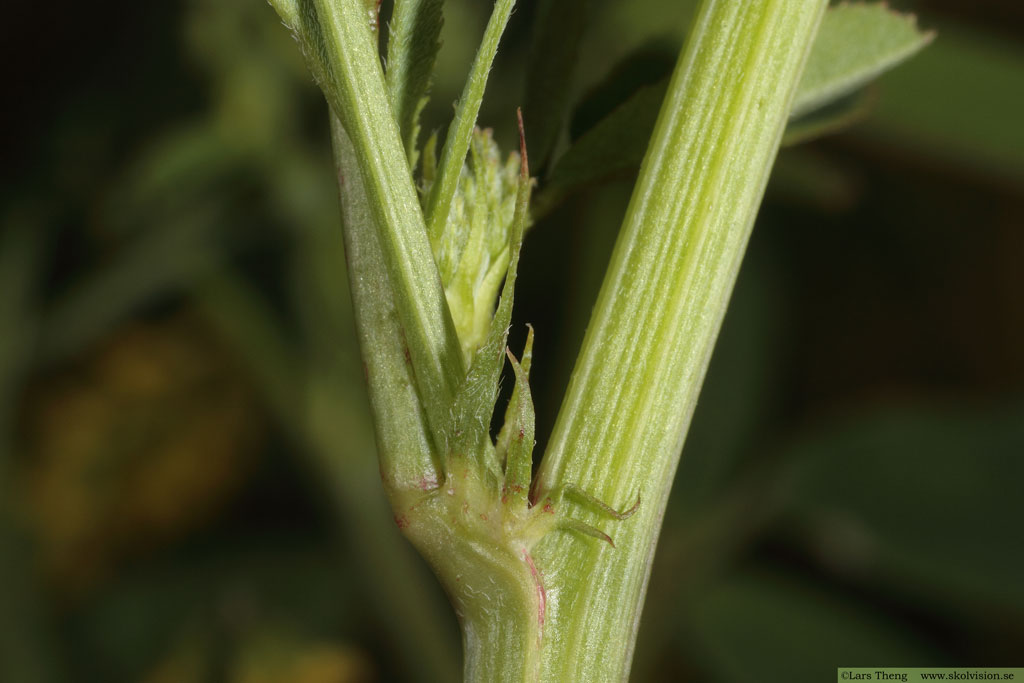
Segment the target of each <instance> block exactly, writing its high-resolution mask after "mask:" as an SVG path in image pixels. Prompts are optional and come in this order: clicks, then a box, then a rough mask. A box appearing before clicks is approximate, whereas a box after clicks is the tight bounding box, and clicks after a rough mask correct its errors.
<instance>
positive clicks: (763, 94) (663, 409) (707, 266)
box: [535, 0, 826, 681]
mask: <svg viewBox="0 0 1024 683" xmlns="http://www.w3.org/2000/svg"><path fill="white" fill-rule="evenodd" d="M825 6H826V0H765V1H764V2H739V1H738V0H705V2H703V3H702V5H701V7H700V9H699V10H698V13H697V17H696V20H695V22H694V24H693V27H692V29H691V35H690V38H689V40H688V42H687V46H686V48H685V50H684V52H683V54H682V56H681V58H680V61H679V64H678V66H677V67H676V71H675V73H674V75H673V77H672V82H671V84H670V86H669V91H668V94H667V96H666V99H665V103H664V105H663V106H662V110H661V114H660V116H659V119H658V123H657V126H656V127H655V132H654V137H653V138H652V140H651V144H650V147H649V149H648V153H647V156H646V158H645V160H644V163H643V166H642V168H641V173H640V179H639V181H638V183H637V187H636V190H635V191H634V194H633V198H632V200H631V202H630V206H629V209H628V211H627V214H626V218H625V222H624V226H623V229H622V232H621V234H620V237H619V240H618V242H617V244H616V247H615V250H614V252H613V255H612V260H611V264H610V266H609V270H608V273H607V276H606V278H605V281H604V284H603V286H602V289H601V292H600V294H599V296H598V301H597V304H596V307H595V310H594V314H593V317H592V319H591V323H590V326H589V328H588V330H587V335H586V337H585V339H584V342H583V348H582V351H581V353H580V356H579V359H578V361H577V364H576V367H575V370H574V372H573V376H572V380H571V382H570V385H569V389H568V392H567V395H566V398H565V402H564V403H563V406H562V410H561V413H560V415H559V417H558V420H557V423H556V425H555V428H554V432H553V434H552V438H551V441H550V444H549V447H548V452H547V453H546V455H545V457H544V460H543V463H542V465H541V470H540V472H539V474H538V481H537V483H536V489H537V491H538V493H539V495H541V496H543V495H544V494H545V493H547V492H551V491H555V490H557V489H558V488H560V487H562V486H565V485H575V486H578V487H580V488H581V489H583V490H585V491H588V492H590V493H591V494H593V495H595V496H597V497H598V498H600V499H602V500H605V501H607V502H608V503H610V504H611V505H613V506H622V505H623V504H626V505H627V506H628V502H629V501H631V500H632V499H634V498H635V497H636V495H637V492H638V491H640V493H641V495H642V498H643V503H642V505H641V506H640V509H639V510H638V512H637V514H636V516H635V517H634V518H633V519H631V520H628V521H624V522H618V523H615V525H614V527H613V528H611V527H609V528H608V531H609V532H610V533H611V535H612V536H613V537H614V538H615V543H616V546H617V547H616V548H614V549H613V548H610V547H607V546H606V545H605V544H601V543H595V542H593V540H592V539H589V538H584V537H581V536H579V535H575V534H568V533H557V534H551V535H550V536H548V537H547V538H545V539H544V540H543V541H542V542H541V543H540V545H539V546H538V547H537V548H536V550H535V557H536V559H537V562H538V563H539V564H540V566H541V567H542V569H543V572H544V576H545V582H546V584H547V585H548V594H549V598H548V614H547V619H546V623H545V644H544V656H543V671H542V679H543V680H548V681H610V680H619V679H624V678H626V676H627V675H628V671H629V665H630V660H631V657H632V652H633V643H634V642H635V637H636V629H637V625H638V621H639V616H640V608H641V606H642V603H643V598H644V593H645V589H646V585H647V578H648V575H649V570H650V558H651V556H652V554H653V552H654V548H655V543H656V540H657V536H658V531H659V528H660V521H661V517H662V514H663V511H664V508H665V502H666V499H667V496H668V492H669V489H670V487H671V484H672V478H673V475H674V473H675V469H676V465H677V463H678V459H679V453H680V449H681V447H682V441H683V437H684V435H685V432H686V428H687V426H688V424H689V421H690V417H691V415H692V412H693V407H694V405H695V403H696V400H697V395H698V393H699V390H700V386H701V383H702V381H703V378H704V374H705V371H706V368H707V364H708V360H709V358H710V355H711V350H712V347H713V344H714V340H715V338H716V336H717V334H718V329H719V326H720V324H721V320H722V318H723V315H724V313H725V309H726V306H727V303H728V298H729V295H730V293H731V290H732V287H733V283H734V281H735V278H736V274H737V272H738V269H739V266H740V262H741V259H742V255H743V251H744V249H745V247H746V243H747V239H748V237H749V234H750V230H751V227H752V225H753V221H754V218H755V216H756V214H757V210H758V206H759V204H760V201H761V197H762V195H763V192H764V187H765V184H766V182H767V179H768V175H769V171H770V169H771V166H772V162H773V160H774V158H775V154H776V152H777V149H778V145H779V141H780V138H781V135H782V132H783V129H784V126H785V122H786V119H787V117H788V114H789V108H790V102H791V100H792V96H793V93H794V91H795V89H796V85H797V82H798V80H799V77H800V74H801V70H802V68H803V64H804V62H805V60H806V57H807V54H808V52H809V49H810V46H811V44H812V41H813V38H814V35H815V31H816V29H817V26H818V23H819V21H820V18H821V15H822V13H823V12H824V9H825ZM587 521H588V522H589V523H592V524H596V525H601V524H607V522H603V523H602V522H601V520H600V518H599V517H597V516H593V517H590V518H588V519H587Z"/></svg>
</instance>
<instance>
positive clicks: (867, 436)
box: [788, 404, 1024, 613]
mask: <svg viewBox="0 0 1024 683" xmlns="http://www.w3.org/2000/svg"><path fill="white" fill-rule="evenodd" d="M1022 454H1024V406H1021V405H1020V404H1017V405H1013V406H1011V407H1009V408H1003V409H1000V410H993V411H991V412H989V413H986V412H974V413H972V412H968V411H961V412H956V411H951V410H945V411H940V410H924V409H917V410H886V411H884V412H879V413H877V414H874V415H868V416H865V417H863V418H861V419H859V420H850V421H849V422H847V423H846V424H844V425H840V426H838V427H836V428H834V429H832V430H830V432H828V433H824V434H821V435H819V436H818V437H817V438H814V439H811V440H808V441H806V442H804V443H803V444H801V445H799V446H798V447H797V448H795V449H794V450H793V452H792V453H791V457H793V458H794V459H795V461H796V463H797V466H796V471H795V482H794V485H793V489H792V494H791V498H790V501H789V503H788V510H789V518H790V519H791V520H792V522H793V523H795V524H796V526H797V528H798V530H799V533H800V535H801V538H802V539H803V540H804V542H805V543H806V544H807V545H808V547H809V549H810V551H811V552H812V553H813V554H814V555H816V556H817V557H818V558H820V559H821V561H823V562H824V563H825V564H827V565H828V566H830V567H832V568H833V569H835V570H836V571H838V572H841V573H847V574H856V575H877V576H881V577H884V578H886V579H887V580H889V581H892V582H896V583H898V584H900V585H901V586H902V587H903V588H904V590H907V591H910V592H912V593H916V594H918V595H922V596H926V597H929V598H931V599H933V600H935V601H941V602H943V603H947V604H948V603H949V602H950V601H953V602H957V603H960V604H968V605H977V604H978V603H981V604H982V605H984V604H988V605H998V606H999V607H1000V608H1001V609H1007V608H1013V609H1015V610H1017V611H1018V612H1019V613H1024V575H1022V574H1021V571H1020V567H1021V565H1022V564H1024V536H1022V535H1021V533H1020V527H1019V525H1020V520H1022V519H1024V499H1022V498H1021V496H1020V491H1019V488H1020V482H1021V481H1022V480H1024V458H1022V457H1021V455H1022Z"/></svg>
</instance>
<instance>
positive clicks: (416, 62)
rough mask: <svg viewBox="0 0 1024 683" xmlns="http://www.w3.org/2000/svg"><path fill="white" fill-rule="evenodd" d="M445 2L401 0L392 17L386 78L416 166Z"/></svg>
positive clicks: (400, 125) (410, 157)
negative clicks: (421, 116) (424, 108)
mask: <svg viewBox="0 0 1024 683" xmlns="http://www.w3.org/2000/svg"><path fill="white" fill-rule="evenodd" d="M442 5H443V0H397V2H395V11H394V14H393V15H392V17H391V25H390V27H389V33H388V58H387V74H386V81H387V87H388V97H389V99H390V100H391V109H392V110H393V112H394V115H395V120H396V121H397V122H398V127H399V129H400V130H401V132H402V143H403V144H404V145H405V151H406V154H407V155H408V157H409V168H415V167H416V162H417V158H418V156H419V152H418V151H417V150H418V148H417V144H418V143H417V139H418V138H419V133H420V124H419V117H420V112H421V111H422V110H423V107H424V105H425V104H426V102H427V92H428V91H429V89H430V79H431V76H432V74H433V71H434V63H435V62H436V61H437V51H438V50H439V49H440V48H441V41H440V38H441V25H442V24H443V23H444V18H443V16H442V14H441V9H442Z"/></svg>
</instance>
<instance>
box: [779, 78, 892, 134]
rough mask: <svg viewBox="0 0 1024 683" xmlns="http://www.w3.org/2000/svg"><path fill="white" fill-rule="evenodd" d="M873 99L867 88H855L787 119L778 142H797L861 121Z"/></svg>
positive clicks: (833, 131)
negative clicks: (847, 93) (798, 115)
mask: <svg viewBox="0 0 1024 683" xmlns="http://www.w3.org/2000/svg"><path fill="white" fill-rule="evenodd" d="M875 99H876V98H875V97H873V96H872V93H871V92H870V91H862V92H856V93H853V94H852V95H847V96H846V97H842V98H840V99H838V100H836V101H835V102H830V103H829V104H827V105H825V106H824V107H822V108H820V109H815V110H814V111H811V112H808V113H807V114H804V115H803V116H800V117H798V118H795V119H791V120H790V122H789V125H788V126H786V132H785V133H784V134H783V136H782V146H783V147H792V146H794V145H801V144H803V143H805V142H810V141H811V140H815V139H817V138H820V137H824V136H826V135H831V134H832V133H836V132H838V131H840V130H842V129H843V128H847V127H849V126H851V125H853V124H854V123H857V122H858V121H862V120H863V119H865V118H866V117H867V115H868V114H869V113H870V111H871V105H872V104H874V101H875Z"/></svg>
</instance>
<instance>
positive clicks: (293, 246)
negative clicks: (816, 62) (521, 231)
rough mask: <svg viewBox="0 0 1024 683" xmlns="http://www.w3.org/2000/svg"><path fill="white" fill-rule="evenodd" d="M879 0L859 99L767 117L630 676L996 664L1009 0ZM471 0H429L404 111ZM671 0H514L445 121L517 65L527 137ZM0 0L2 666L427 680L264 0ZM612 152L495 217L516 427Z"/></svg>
mask: <svg viewBox="0 0 1024 683" xmlns="http://www.w3.org/2000/svg"><path fill="white" fill-rule="evenodd" d="M388 6H389V3H385V6H384V12H385V15H386V14H387V13H388V11H389V9H388ZM897 6H898V8H900V9H907V10H915V11H917V12H918V13H919V15H920V18H921V23H922V24H923V25H924V26H925V27H927V28H934V29H937V30H938V32H939V38H938V39H937V40H936V42H935V43H934V44H933V45H932V46H930V47H929V48H928V49H926V50H925V52H924V53H922V54H921V55H919V56H918V57H916V58H914V59H913V60H911V61H910V62H909V63H907V64H906V65H904V66H902V67H900V68H899V69H897V70H895V71H894V72H892V73H891V74H889V75H887V76H885V77H884V78H883V79H882V81H881V82H880V83H878V84H877V86H875V87H874V88H873V89H872V90H871V91H870V93H869V97H870V98H871V101H872V107H871V108H870V113H868V114H867V116H866V117H865V118H864V120H863V121H861V122H860V123H859V124H858V125H856V126H855V127H852V128H850V129H848V130H847V131H845V132H843V133H841V134H839V135H835V136H832V137H828V138H824V139H821V140H818V141H816V142H813V143H810V144H807V145H803V146H799V147H793V148H789V149H786V150H784V151H783V153H782V154H781V155H780V158H779V162H778V164H777V167H776V172H775V174H774V175H773V180H772V183H771V185H770V188H769V191H768V196H767V199H766V203H765V206H764V209H763V210H762V212H761V216H760V218H759V221H758V226H757V228H756V230H755V233H754V238H753V240H752V243H751V246H750V251H749V254H748V257H747V259H746V262H745V265H744V268H743V272H742V274H741V277H740V282H739V284H738V286H737V289H736V293H735V299H734V302H733V305H732V307H731V308H730V311H729V314H728V316H727V319H726V322H725V327H724V329H723V331H722V335H721V338H720V343H719V346H718V348H717V350H716V352H715V357H714V359H713V362H712V367H711V370H710V373H709V376H708V381H707V385H706V390H705V392H704V394H703V396H702V400H701V403H700V405H699V407H698V410H697V414H696V416H695V418H694V423H693V427H692V431H691V435H690V438H689V440H688V442H687V445H686V448H685V452H684V454H683V458H682V462H681V465H680V469H679V473H678V477H677V481H676V484H675V489H674V492H673V497H672V499H671V500H670V502H669V509H668V512H667V514H666V518H665V525H664V531H663V535H662V541H661V544H660V546H659V551H658V555H657V557H656V560H655V567H654V572H653V576H652V579H651V584H650V592H649V595H648V601H647V608H646V611H645V615H644V621H643V624H642V626H641V630H640V638H639V646H638V650H637V655H636V662H635V666H634V679H635V680H638V681H646V680H650V681H660V680H693V681H754V680H757V681H774V680H780V681H782V680H786V681H791V680H819V679H820V678H821V677H828V676H830V675H831V672H832V671H833V670H834V668H835V667H836V666H838V665H862V666H872V665H883V664H884V665H904V666H910V665H917V666H921V665H933V664H934V665H946V666H954V665H991V666H999V665H1001V666H1012V665H1015V664H1016V665H1019V664H1020V661H1021V660H1020V656H1021V655H1020V653H1021V652H1024V533H1022V532H1021V528H1022V523H1024V497H1022V494H1021V486H1022V483H1024V459H1022V458H1024V268H1022V267H1021V263H1022V255H1024V125H1021V121H1024V43H1022V42H1021V40H1020V39H1021V36H1022V35H1024V34H1022V30H1024V9H1022V5H1021V4H1020V3H1018V2H1015V1H1013V0H984V1H981V2H975V3H960V2H953V1H952V0H920V1H919V2H909V1H908V2H900V3H897ZM487 10H488V7H487V3H484V2H472V1H470V0H461V1H460V0H449V1H448V2H447V3H446V24H445V29H444V34H443V39H444V48H443V50H442V52H441V57H440V61H439V72H438V74H437V78H436V82H435V87H434V94H435V96H434V98H433V100H432V103H431V105H430V107H429V108H428V110H427V112H426V116H425V128H426V129H427V130H429V129H431V128H442V127H443V126H444V125H446V123H447V121H448V118H449V117H450V115H451V106H450V105H451V102H452V101H453V100H454V99H455V98H456V97H457V95H458V92H459V91H460V89H461V82H462V79H463V78H464V75H465V73H466V71H467V69H468V65H469V61H470V59H471V58H472V55H473V51H474V49H475V43H476V41H477V40H478V38H479V35H480V34H481V32H482V27H483V23H484V22H485V21H486V15H487ZM552 11H554V12H556V13H557V12H558V11H562V12H563V17H561V18H559V21H560V22H561V21H564V20H565V17H566V16H569V15H572V16H575V17H577V18H578V17H587V21H586V22H583V23H568V22H567V23H566V25H565V28H564V31H565V35H564V40H569V39H570V37H571V36H575V35H578V36H579V40H580V42H579V62H578V64H577V67H576V69H575V71H573V72H572V73H571V74H566V78H568V79H569V80H568V81H567V82H568V84H569V85H567V86H566V87H563V88H560V89H557V90H555V91H549V92H547V93H544V92H543V91H538V90H537V88H536V86H535V84H531V81H530V79H531V78H533V76H530V75H528V74H534V75H535V74H537V73H542V72H545V70H548V71H550V65H548V64H546V63H544V62H543V61H540V62H538V61H537V60H536V59H533V61H531V56H530V45H531V40H533V36H534V32H533V28H532V24H533V21H534V19H535V18H536V17H537V16H539V15H541V14H543V13H544V12H552ZM691 11H692V3H690V2H665V1H664V0H633V1H631V2H628V3H626V2H610V1H608V0H572V1H571V2H569V0H567V1H566V2H565V3H564V4H559V3H557V2H555V3H552V2H550V1H548V0H545V1H543V2H527V1H524V2H522V3H521V7H520V9H519V10H518V11H517V12H516V14H515V15H514V17H513V19H512V22H511V24H510V26H509V31H508V33H507V34H506V38H505V40H504V41H503V48H502V50H501V52H500V53H499V56H498V62H497V64H496V66H495V69H494V72H493V74H492V80H491V84H492V85H491V87H490V88H489V91H488V96H487V99H486V100H485V105H484V110H483V112H482V116H481V121H482V123H483V124H484V125H490V126H494V128H495V131H496V132H495V134H496V137H497V138H498V139H499V140H500V141H503V143H504V144H505V145H506V147H508V145H509V144H510V143H511V142H513V138H512V134H513V129H512V125H513V123H514V107H515V106H516V105H518V104H522V103H524V101H525V102H527V109H526V121H527V131H528V139H530V138H529V134H530V132H531V110H530V109H531V106H532V107H533V108H534V111H537V110H538V109H543V108H545V107H548V108H555V109H558V108H565V111H567V112H569V113H570V120H571V125H570V126H569V130H565V131H561V130H560V129H558V128H555V129H553V130H552V129H549V128H545V127H544V125H543V123H541V124H538V125H537V126H536V127H535V128H534V137H533V138H532V139H531V144H532V145H533V146H532V147H531V156H532V155H533V154H534V150H537V151H536V154H537V157H538V158H539V159H540V161H538V162H537V166H536V168H538V169H540V170H543V167H542V166H541V162H546V161H549V160H550V159H552V158H554V156H557V153H558V152H559V151H560V150H562V149H564V148H565V146H566V145H567V140H569V139H571V138H573V137H575V136H578V134H579V133H580V132H581V131H583V130H586V129H587V128H588V127H589V126H591V125H593V123H594V122H595V121H596V120H597V119H599V118H600V117H601V116H602V115H603V114H604V113H607V112H608V111H611V110H612V109H614V107H615V106H616V105H617V104H618V103H619V102H621V101H622V100H624V99H625V98H626V97H627V96H628V95H629V94H630V93H632V92H634V91H635V90H636V89H637V88H638V87H640V86H642V85H646V84H649V83H652V82H655V81H656V80H657V79H658V78H659V77H660V76H661V75H662V74H663V73H664V72H665V70H666V69H668V68H670V67H671V64H672V62H673V60H674V55H675V54H676V53H677V51H678V49H679V46H680V44H681V42H682V39H683V36H684V33H685V28H686V24H687V22H688V20H689V16H690V13H691ZM6 14H7V19H6V21H5V22H4V23H3V26H2V27H0V33H2V34H3V45H4V46H5V60H4V62H5V67H6V70H7V75H6V78H5V84H6V85H5V90H6V93H7V95H6V97H5V105H4V110H5V111H4V115H5V118H6V121H7V123H6V125H5V131H6V134H5V136H4V137H3V141H2V145H3V160H4V163H3V165H2V167H0V173H2V174H3V183H2V185H0V197H2V204H0V211H2V214H0V215H2V232H0V505H2V507H3V514H0V681H12V682H15V683H21V682H25V683H34V682H36V681H39V682H50V681H52V682H54V683H58V682H63V681H74V682H76V683H78V682H91V681H97V682H100V681H102V682H103V683H117V682H120V681H139V682H144V683H164V682H168V683H169V682H174V683H192V682H196V683H199V682H205V681H230V682H232V683H283V682H289V683H343V682H349V681H391V680H395V681H397V680H408V681H451V680H457V678H458V675H459V674H458V671H459V653H458V632H457V628H456V625H455V622H454V618H453V617H452V615H451V612H450V609H449V608H448V607H447V605H446V604H445V601H444V597H443V596H442V595H441V594H440V591H439V589H438V588H437V586H436V585H435V583H434V582H433V579H432V578H431V577H430V576H429V573H428V572H427V571H426V570H425V569H424V567H423V565H422V564H421V563H420V562H419V560H418V558H417V557H416V556H415V554H414V553H413V552H412V551H411V550H410V549H409V548H408V547H407V546H406V545H405V543H404V541H403V540H402V539H401V538H400V536H399V535H398V532H397V530H396V529H395V527H394V524H393V522H392V520H391V516H390V513H389V510H388V507H387V505H386V503H385V502H384V500H383V494H382V491H381V487H380V486H379V484H378V481H377V468H376V463H375V456H374V448H373V433H372V427H371V424H370V422H369V414H368V409H367V406H366V400H365V396H364V394H363V384H362V378H361V374H362V371H361V364H360V360H359V358H358V354H357V350H356V348H355V345H354V339H353V334H352V322H351V317H350V310H349V301H348V293H347V286H346V280H345V269H344V255H343V252H342V249H341V244H340V232H339V227H338V211H337V207H336V191H335V189H334V187H333V184H334V174H333V172H332V169H331V161H330V150H329V144H328V131H327V119H326V114H325V107H324V104H323V102H322V100H321V98H320V97H318V95H317V93H316V91H315V88H314V87H313V86H312V84H311V82H310V79H309V77H308V76H307V75H306V72H305V68H304V66H303V64H302V60H301V57H300V55H299V52H298V50H297V48H296V45H295V43H294V42H293V41H292V39H291V37H290V36H289V35H288V33H287V32H286V31H285V30H284V29H283V28H282V27H281V26H280V24H279V22H278V21H277V19H276V17H275V15H274V13H273V11H272V10H271V9H270V8H269V7H268V6H266V5H265V4H264V3H262V2H260V1H259V0H175V1H172V2H166V3H155V4H149V3H130V2H124V1H119V2H114V3H110V4H108V5H106V6H104V8H103V9H102V11H97V10H96V8H95V7H94V6H92V5H90V4H88V3H63V4H62V3H39V4H37V3H16V4H14V5H13V6H12V7H10V8H7V10H6ZM559 27H560V30H561V24H559ZM531 88H533V90H531ZM538 92H541V95H538V94H537V93H538ZM531 93H532V95H531ZM531 97H533V100H530V98H531ZM535 118H540V117H535ZM546 167H547V168H548V169H550V165H547V166H546ZM619 171H620V172H617V173H615V174H614V175H613V176H612V177H609V178H606V179H605V180H604V182H602V183H600V184H599V185H597V186H593V187H590V188H587V189H582V190H578V191H575V192H572V193H569V195H568V197H567V199H566V200H565V201H564V203H562V204H561V206H558V207H554V206H552V207H550V210H548V211H546V214H545V216H544V218H543V219H542V220H540V221H539V222H538V223H537V225H535V227H534V228H533V230H532V232H531V234H530V236H529V238H528V240H527V243H526V245H525V249H524V253H523V262H522V270H521V277H520V280H519V282H520V285H519V286H520V293H517V311H516V321H517V323H516V326H515V331H514V334H513V336H514V337H516V336H517V335H518V338H517V339H513V341H512V342H511V344H512V346H513V348H516V347H517V346H518V344H520V343H521V337H522V334H523V330H524V326H523V323H525V322H531V323H532V324H533V325H534V326H535V328H536V330H537V355H536V357H535V361H534V372H533V377H534V382H535V385H536V386H535V388H534V398H535V401H536V403H537V409H538V426H539V429H538V434H539V435H541V436H540V438H541V439H542V442H541V446H543V434H545V433H547V432H548V431H549V430H550V427H551V424H552V421H553V419H554V415H555V413H556V411H557V408H558V404H559V401H560V396H561V394H562V391H563V389H564V386H565V384H566V382H567V380H568V374H569V371H570V369H571V366H572V359H573V358H574V356H575V353H576V349H577V348H578V345H579V342H580V340H581V338H582V334H583V329H584V325H585V323H586V320H587V316H588V314H589V311H590V306H591V302H592V301H593V298H594V296H595V294H596V288H597V287H598V285H599V283H600V279H601V275H602V273H603V270H604V264H605V263H606V261H607V258H608V254H609V251H610V248H611V245H612V242H613V240H614V236H615V230H616V229H617V227H618V224H619V222H620V220H621V217H622V214H623V213H624V210H625V204H626V201H627V200H628V197H629V192H630V189H631V185H632V182H633V178H634V177H635V169H633V170H630V169H626V170H622V169H619ZM542 180H543V176H542ZM540 451H541V449H538V452H540Z"/></svg>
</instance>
